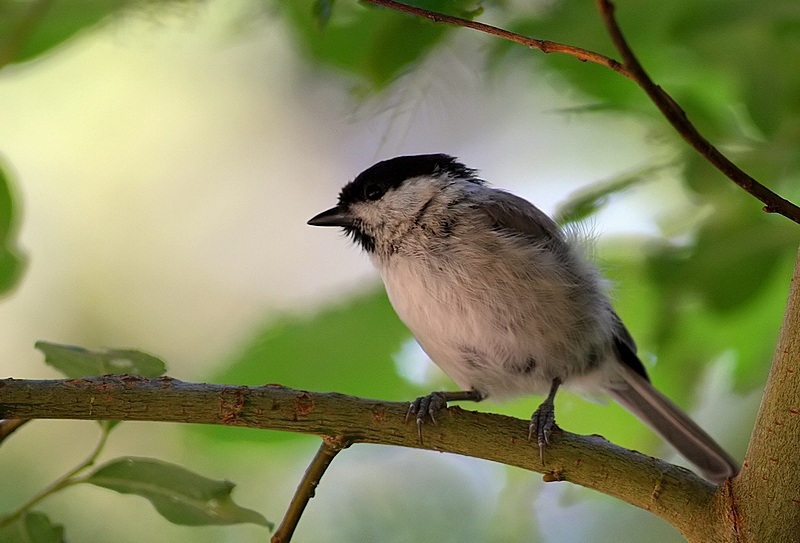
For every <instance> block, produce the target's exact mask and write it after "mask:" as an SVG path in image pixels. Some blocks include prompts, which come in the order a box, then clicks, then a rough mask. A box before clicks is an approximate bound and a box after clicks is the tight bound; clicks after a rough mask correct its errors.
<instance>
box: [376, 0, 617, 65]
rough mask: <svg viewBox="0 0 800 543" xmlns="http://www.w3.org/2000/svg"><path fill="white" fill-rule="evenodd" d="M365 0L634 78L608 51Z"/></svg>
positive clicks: (380, 0) (391, 0)
mask: <svg viewBox="0 0 800 543" xmlns="http://www.w3.org/2000/svg"><path fill="white" fill-rule="evenodd" d="M362 1H363V2H365V3H367V4H374V5H376V6H383V7H387V8H390V9H394V10H397V11H402V12H404V13H409V14H411V15H416V16H418V17H424V18H426V19H430V20H431V21H433V22H435V23H446V24H451V25H456V26H463V27H465V28H471V29H473V30H477V31H479V32H483V33H485V34H491V35H492V36H497V37H498V38H502V39H504V40H508V41H511V42H514V43H518V44H520V45H524V46H525V47H528V48H530V49H537V50H539V51H541V52H542V53H563V54H565V55H569V56H572V57H575V58H577V59H578V60H580V61H582V62H593V63H595V64H599V65H601V66H605V67H606V68H610V69H612V70H614V71H615V72H617V73H619V74H620V75H623V76H625V77H627V78H628V79H633V75H632V74H631V73H630V72H629V71H628V69H627V68H626V67H625V66H623V65H622V64H620V63H619V62H618V61H616V60H614V59H613V58H609V57H607V56H605V55H601V54H600V53H595V52H594V51H589V50H588V49H582V48H580V47H575V46H572V45H567V44H565V43H559V42H555V41H549V40H538V39H536V38H531V37H529V36H525V35H523V34H517V33H516V32H511V31H510V30H505V29H503V28H498V27H496V26H492V25H488V24H486V23H480V22H478V21H472V20H470V19H463V18H461V17H455V16H453V15H445V14H444V13H438V12H436V11H431V10H428V9H423V8H418V7H415V6H409V5H407V4H402V3H400V2H396V1H395V0H362Z"/></svg>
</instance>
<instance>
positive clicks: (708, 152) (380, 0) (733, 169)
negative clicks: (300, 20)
mask: <svg viewBox="0 0 800 543" xmlns="http://www.w3.org/2000/svg"><path fill="white" fill-rule="evenodd" d="M362 1H363V2H366V3H369V4H374V5H377V6H384V7H387V8H391V9H394V10H397V11H402V12H404V13H409V14H411V15H416V16H418V17H424V18H426V19H429V20H431V21H434V22H437V23H445V24H450V25H455V26H462V27H465V28H471V29H473V30H477V31H479V32H483V33H485V34H491V35H492V36H497V37H499V38H502V39H504V40H508V41H511V42H514V43H518V44H521V45H524V46H526V47H529V48H531V49H537V50H539V51H542V52H543V53H562V54H565V55H570V56H573V57H575V58H577V59H578V60H581V61H584V62H594V63H595V64H600V65H601V66H605V67H607V68H610V69H612V70H614V71H615V72H617V73H618V74H620V75H623V76H625V77H627V78H628V79H630V80H632V81H634V82H635V83H636V84H637V85H639V86H640V87H641V88H642V90H644V91H645V92H646V93H647V95H648V96H649V97H650V100H651V101H652V102H653V103H654V104H655V105H656V107H658V109H659V110H660V111H661V113H662V114H663V115H664V117H665V118H666V119H667V120H668V121H669V122H670V124H671V125H672V126H673V128H675V130H676V131H677V132H678V133H679V134H680V135H681V137H683V139H685V140H686V141H687V142H688V143H689V144H690V145H691V146H692V147H694V149H695V150H696V151H697V152H698V153H700V154H701V155H702V156H703V157H704V158H705V159H706V160H708V162H710V163H711V164H712V165H713V166H714V167H715V168H717V169H718V170H719V171H720V172H722V173H723V174H724V175H725V176H726V177H728V179H730V180H731V181H733V182H734V183H736V184H737V185H738V186H739V187H741V188H742V189H744V190H745V191H747V192H748V193H750V194H751V195H752V196H754V197H755V198H757V199H758V200H759V201H761V202H762V203H763V204H764V211H766V212H768V213H778V214H780V215H783V216H784V217H786V218H788V219H790V220H792V221H794V222H796V223H798V224H800V207H798V206H797V205H795V204H794V203H792V202H790V201H789V200H787V199H785V198H783V197H782V196H780V195H778V194H776V193H775V192H773V191H772V190H770V189H768V188H767V187H766V186H764V185H763V184H761V183H760V182H758V181H757V180H756V179H754V178H753V177H751V176H750V175H748V174H747V173H745V172H744V171H743V170H742V169H741V168H739V167H738V166H736V165H735V164H734V163H733V162H732V161H731V160H730V159H729V158H728V157H726V156H725V155H724V154H722V153H721V152H720V151H719V149H717V148H716V147H715V146H714V145H712V144H711V142H709V141H708V140H707V139H706V138H705V137H703V135H702V134H700V132H699V131H698V130H697V128H696V127H695V126H694V124H692V122H691V121H689V119H688V117H687V115H686V113H685V112H684V111H683V109H682V108H681V107H680V106H679V105H678V103H677V102H676V101H675V100H674V99H673V98H672V97H671V96H670V95H669V94H667V93H666V91H664V89H662V88H661V87H659V86H658V85H656V84H655V83H654V82H653V81H652V79H650V77H649V76H648V75H647V73H646V72H645V71H644V68H642V65H641V64H640V63H639V61H638V60H637V59H636V56H635V55H634V54H633V51H632V49H631V48H630V46H629V45H628V43H627V40H626V39H625V37H624V35H623V34H622V30H621V29H620V27H619V24H617V21H616V18H615V17H614V5H613V4H612V3H611V2H610V1H609V0H597V6H598V9H599V10H600V14H601V16H602V18H603V21H604V23H605V25H606V28H607V30H608V32H609V34H610V36H611V39H612V40H613V41H614V45H615V46H616V48H617V50H618V51H619V52H620V55H622V60H623V61H622V62H621V63H620V62H619V61H616V60H614V59H612V58H609V57H607V56H605V55H601V54H599V53H595V52H593V51H589V50H587V49H583V48H581V47H575V46H572V45H567V44H563V43H558V42H552V41H548V40H539V39H536V38H531V37H528V36H524V35H522V34H517V33H515V32H510V31H508V30H504V29H502V28H498V27H495V26H492V25H488V24H485V23H480V22H477V21H472V20H469V19H464V18H461V17H454V16H452V15H445V14H443V13H438V12H435V11H431V10H428V9H423V8H418V7H415V6H409V5H407V4H403V3H401V2H397V1H396V0H362Z"/></svg>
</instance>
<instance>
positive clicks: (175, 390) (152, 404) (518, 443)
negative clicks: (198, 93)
mask: <svg viewBox="0 0 800 543" xmlns="http://www.w3.org/2000/svg"><path fill="white" fill-rule="evenodd" d="M407 408H408V405H407V404H405V403H388V402H381V401H377V400H369V399H364V398H357V397H353V396H346V395H343V394H335V393H327V394H319V393H313V392H308V391H303V390H295V389H291V388H286V387H282V386H277V385H267V386H260V387H245V386H226V385H211V384H196V383H186V382H182V381H178V380H176V379H171V378H168V377H161V378H158V379H144V378H140V377H133V376H104V377H90V378H85V379H63V380H17V379H5V380H2V381H0V417H1V418H21V419H33V418H49V419H83V420H104V419H112V420H139V421H160V422H183V423H201V424H222V425H227V426H241V427H249V428H263V429H272V430H281V431H289V432H301V433H306V434H314V435H318V436H322V437H323V438H328V439H330V438H335V439H339V440H344V441H346V442H348V443H359V442H360V443H375V444H384V445H396V446H402V447H413V448H422V449H430V450H435V451H440V452H450V453H455V454H461V455H466V456H473V457H476V458H483V459H486V460H491V461H494V462H500V463H502V464H507V465H510V466H516V467H520V468H522V469H526V470H530V471H537V472H540V473H543V474H544V479H545V481H570V482H573V483H576V484H579V485H582V486H585V487H588V488H592V489H595V490H598V491H600V492H603V493H605V494H608V495H610V496H614V497H617V498H619V499H622V500H624V501H626V502H628V503H630V504H632V505H635V506H636V507H640V508H642V509H646V510H648V511H650V512H652V513H654V514H656V515H658V516H660V517H662V518H663V519H664V520H666V521H667V522H669V523H670V524H672V525H673V526H675V527H676V528H677V529H678V530H680V531H681V532H682V533H683V534H684V535H685V536H686V537H687V538H689V539H690V540H692V541H705V542H709V541H719V540H720V539H719V538H718V535H719V532H718V529H719V521H718V520H717V519H718V516H719V507H720V503H721V502H720V499H721V497H722V496H724V494H725V493H724V491H723V490H721V489H718V488H716V487H714V486H712V485H710V484H709V483H707V482H706V481H704V480H703V479H701V478H700V477H698V476H697V475H695V474H694V473H692V472H690V471H689V470H687V469H684V468H681V467H678V466H674V465H672V464H669V463H666V462H663V461H661V460H657V459H655V458H650V457H648V456H645V455H642V454H640V453H637V452H634V451H630V450H627V449H623V448H621V447H618V446H616V445H614V444H612V443H609V442H608V441H606V440H605V439H603V438H601V437H597V436H579V435H576V434H571V433H568V432H564V431H558V430H557V431H556V432H554V433H553V436H552V443H551V445H550V446H549V447H548V449H547V465H546V466H544V467H543V466H542V465H541V463H540V461H539V455H538V449H537V445H536V443H535V442H534V443H531V442H529V441H528V440H527V439H526V438H525V436H527V432H528V421H523V420H519V419H515V418H511V417H506V416H502V415H496V414H489V413H478V412H469V411H464V410H462V409H461V408H459V407H451V408H449V409H448V410H447V411H448V415H446V416H445V415H443V416H442V417H440V418H439V419H437V420H438V421H439V422H438V424H437V425H435V426H433V425H431V426H428V427H426V434H425V442H424V444H420V443H419V440H418V439H417V433H416V427H415V426H413V425H406V424H404V422H403V420H404V418H405V415H406V411H407Z"/></svg>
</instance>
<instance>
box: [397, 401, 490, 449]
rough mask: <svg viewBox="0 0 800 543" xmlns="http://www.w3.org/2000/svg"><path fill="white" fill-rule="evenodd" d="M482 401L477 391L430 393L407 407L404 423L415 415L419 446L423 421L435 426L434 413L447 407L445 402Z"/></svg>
mask: <svg viewBox="0 0 800 543" xmlns="http://www.w3.org/2000/svg"><path fill="white" fill-rule="evenodd" d="M482 399H483V395H482V394H481V393H480V392H478V391H477V390H459V391H456V392H447V391H441V392H431V393H430V394H428V395H427V396H420V397H419V398H417V399H416V400H414V401H413V402H411V403H410V404H409V406H408V412H406V420H405V421H406V422H408V419H409V418H410V417H411V415H413V414H415V413H416V415H417V435H418V436H419V442H420V445H421V444H422V425H423V424H425V419H426V418H430V419H431V422H432V423H434V424H436V417H435V415H436V413H437V412H438V411H439V410H440V409H444V408H445V407H447V402H457V401H472V402H479V401H481V400H482Z"/></svg>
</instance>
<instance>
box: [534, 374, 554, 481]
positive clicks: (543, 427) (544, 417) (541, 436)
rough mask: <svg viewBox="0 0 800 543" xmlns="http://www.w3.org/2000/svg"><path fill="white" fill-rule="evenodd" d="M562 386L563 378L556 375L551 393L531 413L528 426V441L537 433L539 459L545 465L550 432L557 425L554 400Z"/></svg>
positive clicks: (551, 386)
mask: <svg viewBox="0 0 800 543" xmlns="http://www.w3.org/2000/svg"><path fill="white" fill-rule="evenodd" d="M560 386H561V379H559V378H558V377H556V378H555V379H553V384H552V385H550V393H549V394H548V395H547V398H545V400H544V401H543V402H542V403H541V405H540V406H539V407H537V408H536V411H534V412H533V415H531V424H530V426H528V441H531V440H532V439H533V434H536V441H537V442H538V443H539V459H540V460H541V461H542V465H543V466H544V449H545V448H546V447H547V446H548V445H549V444H550V434H551V433H553V428H555V427H556V409H555V405H553V400H554V399H555V397H556V392H557V391H558V387H560Z"/></svg>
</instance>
